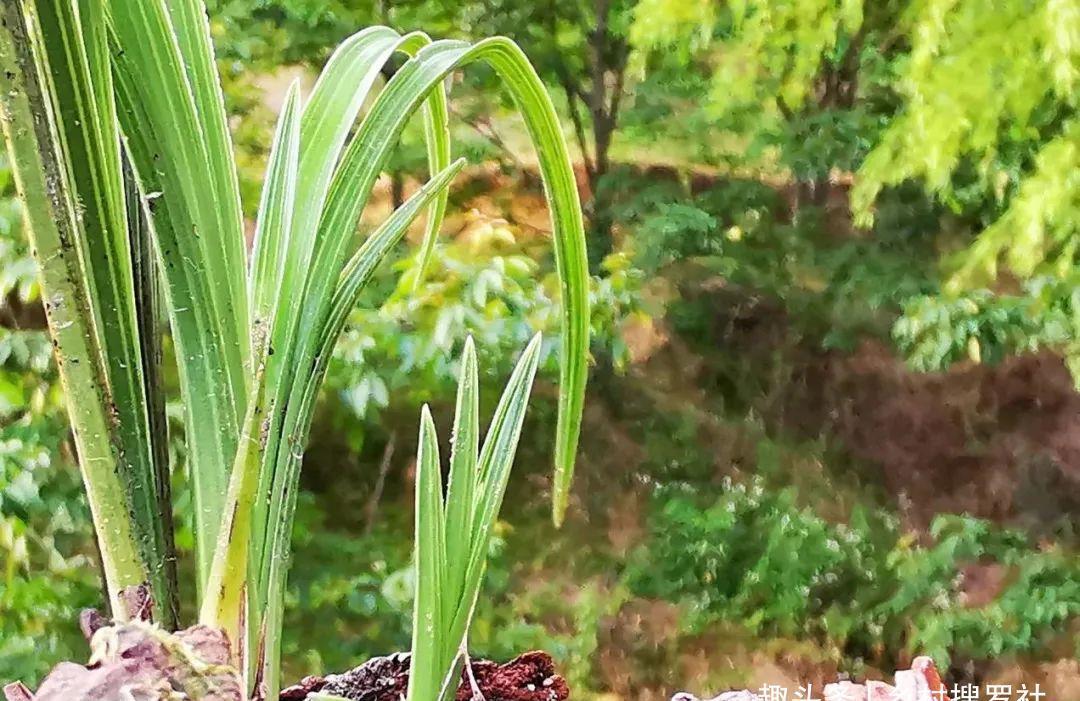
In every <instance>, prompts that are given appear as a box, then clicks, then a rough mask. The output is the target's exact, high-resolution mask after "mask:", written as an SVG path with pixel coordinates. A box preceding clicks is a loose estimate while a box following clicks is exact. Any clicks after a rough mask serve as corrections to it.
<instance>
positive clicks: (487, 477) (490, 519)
mask: <svg viewBox="0 0 1080 701" xmlns="http://www.w3.org/2000/svg"><path fill="white" fill-rule="evenodd" d="M539 358H540V334H537V335H536V336H535V337H533V339H532V341H531V342H530V343H529V345H528V347H527V348H526V349H525V352H524V353H522V356H521V359H520V360H519V361H518V364H517V367H516V368H515V369H514V372H513V374H512V375H511V376H510V380H509V382H508V383H507V385H506V389H504V390H503V394H502V398H501V399H500V400H499V404H498V407H497V408H496V410H495V414H494V416H493V417H492V419H491V424H490V426H489V427H488V432H487V437H486V438H485V440H484V447H483V449H482V450H478V446H479V438H480V416H479V414H480V408H479V399H478V390H477V369H476V351H475V349H474V348H473V342H472V339H471V338H469V339H468V340H467V341H466V342H465V350H464V352H463V354H462V359H461V377H460V378H459V381H458V394H457V406H456V411H455V416H454V432H453V438H452V441H451V455H450V477H449V484H448V486H447V489H446V496H445V497H444V496H443V483H442V467H441V463H440V460H439V442H438V435H437V433H436V431H435V423H434V421H433V420H432V418H431V412H430V411H428V408H427V407H426V406H425V407H424V409H423V411H422V413H421V417H420V441H419V449H418V451H417V458H416V464H417V477H416V554H415V565H414V566H415V572H416V599H415V603H414V605H413V637H412V668H411V672H410V676H409V692H408V701H444V700H445V699H449V698H453V695H454V693H455V692H456V691H457V688H458V680H459V679H460V678H461V671H462V667H463V666H466V667H467V665H468V652H467V650H466V642H467V638H468V631H469V623H470V621H471V620H472V615H473V610H474V608H475V606H476V599H477V596H478V594H479V592H480V584H481V581H482V578H483V573H484V567H485V564H486V561H487V552H488V545H489V543H490V541H491V531H492V528H493V527H494V525H495V520H496V519H497V518H498V516H499V507H500V506H501V505H502V500H503V495H504V494H505V493H506V484H507V481H508V480H509V477H510V468H511V466H512V465H513V462H514V455H515V453H516V452H517V445H518V439H519V438H520V436H521V425H522V422H523V421H524V419H525V409H526V406H527V405H528V402H529V394H530V392H531V391H532V384H533V378H534V377H535V376H536V366H537V363H538V362H539ZM466 671H467V673H468V674H469V679H470V681H471V680H472V676H471V670H468V669H467V670H466ZM473 685H474V696H478V691H477V690H476V689H475V682H474V683H473Z"/></svg>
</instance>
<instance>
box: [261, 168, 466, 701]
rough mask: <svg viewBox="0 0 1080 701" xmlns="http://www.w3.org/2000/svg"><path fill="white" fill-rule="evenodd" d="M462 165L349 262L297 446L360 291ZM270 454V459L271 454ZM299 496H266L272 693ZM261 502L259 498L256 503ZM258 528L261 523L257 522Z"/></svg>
mask: <svg viewBox="0 0 1080 701" xmlns="http://www.w3.org/2000/svg"><path fill="white" fill-rule="evenodd" d="M464 165H465V161H464V160H460V159H459V160H458V161H456V162H454V163H452V164H451V165H450V166H449V167H447V168H446V169H444V170H443V171H442V172H440V173H437V174H436V175H435V176H434V177H433V178H432V179H431V180H430V181H428V182H427V183H425V185H424V186H423V187H422V188H420V189H419V190H418V191H417V192H415V193H414V194H413V195H412V197H410V198H409V199H408V200H407V201H406V202H405V204H403V205H402V206H401V207H399V208H398V209H397V210H395V211H394V213H393V214H391V215H390V217H389V218H388V219H387V220H386V221H385V222H383V224H382V225H380V226H379V228H378V229H376V230H375V231H374V232H373V233H372V234H371V236H370V237H368V239H367V241H365V242H364V245H362V246H361V247H360V249H359V250H358V251H357V252H356V254H355V255H354V256H353V257H352V259H350V261H349V263H348V265H347V266H346V268H345V270H344V271H343V273H342V276H341V279H340V281H339V282H338V286H337V289H336V290H335V293H334V297H333V299H332V301H331V305H330V306H331V311H330V317H329V319H328V320H327V324H326V326H325V327H324V328H323V330H322V335H321V343H320V346H319V348H320V350H319V351H318V352H317V353H316V355H315V357H314V365H313V366H311V367H310V371H309V373H308V374H307V375H306V376H305V377H304V384H303V387H302V388H303V392H302V393H298V394H297V400H296V403H295V404H293V405H291V406H290V409H292V410H293V411H295V414H296V415H297V416H299V417H301V418H300V420H299V421H298V428H297V429H296V433H293V434H290V435H291V437H292V438H293V439H294V440H299V438H300V436H301V435H303V433H304V432H306V427H307V425H308V424H309V423H310V421H311V416H312V412H313V410H314V405H315V398H316V396H317V394H318V388H319V386H320V384H321V383H322V379H323V377H324V376H325V374H326V366H327V363H328V362H329V360H330V355H331V352H332V350H333V346H334V344H335V343H336V342H337V338H338V336H339V335H340V333H341V330H342V328H343V327H344V325H345V321H346V319H347V317H348V314H349V312H350V311H351V310H352V309H353V307H354V306H355V305H356V299H357V296H358V295H359V293H360V291H361V290H362V289H363V287H364V286H365V285H366V284H367V282H368V281H369V280H370V279H371V277H372V276H373V275H374V274H375V271H376V270H377V269H378V267H379V265H380V263H381V262H382V261H383V260H384V259H385V257H386V255H387V254H388V253H389V252H390V251H391V250H392V249H393V247H394V246H395V245H396V244H397V243H398V242H399V241H400V240H401V238H402V237H403V236H404V235H405V232H406V230H407V229H408V227H409V226H410V225H411V224H412V222H413V221H415V220H416V218H417V217H418V216H419V215H420V214H421V213H423V211H424V209H425V208H427V207H429V206H430V205H431V203H432V202H433V201H435V199H436V198H438V197H439V196H440V195H441V193H442V192H444V191H445V189H446V188H447V187H448V186H449V184H450V182H451V181H452V180H453V178H454V177H455V176H456V175H457V174H458V173H459V172H460V171H461V169H462V167H464ZM267 452H268V453H269V450H267ZM275 457H276V458H278V462H277V464H278V466H279V469H281V470H283V471H284V474H282V475H281V479H282V481H284V482H285V483H286V484H288V485H295V480H296V479H297V478H298V475H299V469H300V454H299V451H296V450H293V451H290V452H289V453H288V455H287V456H285V458H284V459H282V456H280V455H278V456H271V455H268V456H267V459H268V460H269V459H273V458H275ZM264 470H265V468H264ZM295 492H296V490H295V488H292V487H291V486H290V488H288V489H286V490H284V492H283V493H281V492H278V491H276V490H275V491H274V492H273V493H271V494H269V495H265V496H267V497H269V498H270V499H271V501H272V502H276V504H275V505H274V506H273V508H272V509H271V510H270V514H272V515H273V517H274V518H273V520H271V521H270V522H269V523H267V525H266V532H267V533H268V534H270V536H271V537H269V538H268V540H267V546H268V548H269V549H270V551H269V554H268V558H269V559H268V564H267V566H266V575H267V578H268V584H269V586H268V589H267V594H266V598H265V599H264V602H265V611H266V614H265V615H266V619H265V621H263V622H262V625H260V628H261V629H262V630H265V631H266V632H267V637H266V640H265V644H264V650H265V653H264V654H265V658H264V660H263V661H262V677H263V679H264V680H265V682H266V685H267V688H268V689H269V691H270V693H274V692H276V690H277V680H278V669H277V667H278V665H277V659H278V655H279V646H280V626H281V615H282V607H281V606H280V605H279V602H281V601H283V597H284V587H285V577H286V574H287V572H288V569H287V568H288V553H289V548H290V544H291V537H292V517H293V513H294V510H295V502H294V501H287V500H288V499H292V500H295ZM259 495H260V497H262V496H264V492H263V491H262V490H261V489H260V491H259ZM281 498H284V499H285V501H280V500H279V499H281ZM261 500H262V499H261V498H260V499H259V500H257V501H261ZM257 523H261V522H258V521H257Z"/></svg>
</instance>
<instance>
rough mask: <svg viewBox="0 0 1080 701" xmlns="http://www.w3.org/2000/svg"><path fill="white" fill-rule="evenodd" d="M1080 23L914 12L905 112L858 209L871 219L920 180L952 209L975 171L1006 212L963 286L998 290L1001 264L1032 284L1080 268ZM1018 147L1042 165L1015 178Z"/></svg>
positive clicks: (1017, 0)
mask: <svg viewBox="0 0 1080 701" xmlns="http://www.w3.org/2000/svg"><path fill="white" fill-rule="evenodd" d="M1078 13H1080V11H1078V10H1077V8H1076V6H1075V5H1074V4H1072V3H1062V2H1055V1H1054V0H1041V1H1039V2H1034V3H1032V2H1027V1H1026V0H1006V1H1005V2H997V3H993V4H992V6H987V5H986V3H983V2H978V1H977V0H975V1H965V2H955V3H939V2H933V1H929V0H927V1H921V2H915V3H912V6H911V8H910V9H909V10H908V12H907V14H906V16H905V20H904V21H903V22H902V24H901V25H900V26H899V27H898V29H899V30H900V31H903V32H904V34H905V35H906V36H907V37H909V41H910V42H911V48H910V53H909V55H908V56H907V57H906V59H905V60H904V62H903V64H902V66H901V69H900V72H899V75H898V76H897V81H896V87H897V90H898V91H899V92H900V93H901V96H902V98H903V110H902V111H901V112H900V114H899V115H898V116H897V117H896V118H895V119H894V120H893V121H892V122H891V124H890V125H889V127H888V129H887V130H886V131H885V133H884V134H883V135H882V137H881V140H880V142H879V143H878V144H877V145H876V147H875V149H874V151H873V153H872V154H871V155H870V156H869V157H868V158H867V160H866V163H865V164H864V165H863V167H862V169H861V171H860V173H859V176H860V177H859V185H858V188H857V189H856V191H855V193H854V194H853V202H854V204H855V206H856V208H858V209H860V210H861V211H862V212H863V213H864V214H866V213H867V212H868V210H869V207H870V205H871V204H872V203H873V200H874V199H875V198H876V196H877V194H878V192H879V191H880V190H881V188H882V187H883V186H885V185H889V184H895V183H900V182H903V181H904V180H907V179H912V178H914V179H919V180H921V181H922V182H923V183H925V185H926V186H927V188H929V189H930V190H931V191H933V192H936V193H942V195H943V196H944V197H945V198H948V197H949V196H950V195H951V194H952V193H953V190H954V182H953V178H954V174H955V173H956V171H957V170H958V169H960V168H961V166H962V165H963V164H964V163H965V161H970V162H971V163H972V164H973V165H974V169H975V172H976V173H977V179H978V182H979V183H981V184H982V186H983V188H984V190H985V191H989V192H991V193H994V195H995V196H996V197H997V198H998V199H999V200H1003V201H1004V203H1005V209H1004V211H1003V212H1002V213H1001V216H1000V217H999V218H998V219H997V221H996V222H994V223H992V224H991V225H990V226H989V228H987V229H986V230H985V231H984V232H982V234H981V235H980V236H979V240H978V243H977V244H976V245H975V247H974V248H973V249H972V251H971V255H970V256H969V257H968V258H967V260H966V261H965V264H964V265H963V266H962V267H961V269H960V271H959V275H958V277H957V279H956V282H957V283H964V284H970V283H972V282H974V283H975V284H983V283H985V282H987V281H988V280H991V279H993V278H994V277H995V276H996V273H997V266H998V260H999V259H1000V258H1002V257H1004V258H1005V260H1006V262H1007V264H1008V267H1009V268H1010V269H1011V270H1012V271H1013V272H1014V273H1016V274H1017V275H1020V276H1022V277H1026V276H1029V275H1031V274H1033V273H1034V272H1036V270H1037V269H1039V267H1040V265H1042V264H1044V263H1045V264H1046V265H1048V266H1050V268H1051V269H1054V270H1058V271H1061V270H1063V269H1068V268H1071V267H1073V266H1075V265H1076V249H1077V245H1078V243H1077V229H1076V226H1077V224H1076V222H1077V221H1078V220H1080V216H1078V215H1080V195H1078V193H1080V183H1078V182H1077V172H1078V171H1080V168H1078V163H1080V160H1078V159H1080V124H1078V123H1077V121H1076V117H1075V114H1076V112H1075V111H1076V108H1077V97H1076V96H1077V91H1076V90H1075V85H1076V83H1077V80H1078V76H1080V48H1078V47H1080V14H1078ZM1017 141H1020V142H1028V143H1029V144H1031V145H1032V149H1031V150H1032V152H1033V153H1032V155H1031V156H1030V157H1029V158H1027V159H1025V160H1024V161H1022V162H1021V163H1019V164H1015V165H1016V166H1018V167H1010V166H1014V164H1013V163H1010V162H1009V160H1008V159H1005V160H1004V161H1003V159H1002V158H1001V157H1000V156H1001V154H1002V153H1003V152H1004V153H1005V154H1006V155H1007V149H1006V148H1005V147H1007V145H1008V144H1009V142H1017ZM1055 266H1056V267H1055Z"/></svg>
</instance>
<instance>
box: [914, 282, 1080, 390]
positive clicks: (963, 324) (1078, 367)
mask: <svg viewBox="0 0 1080 701" xmlns="http://www.w3.org/2000/svg"><path fill="white" fill-rule="evenodd" d="M893 336H894V337H895V339H896V341H897V345H898V346H899V348H900V350H901V351H902V352H903V353H904V354H905V356H907V358H908V361H909V362H910V363H911V364H912V366H913V367H914V368H916V369H917V370H921V371H930V370H942V369H944V368H946V367H948V366H949V365H950V364H952V363H955V362H957V361H960V360H963V359H965V358H966V359H970V360H973V361H975V362H986V363H996V362H1000V361H1001V360H1002V359H1003V358H1005V357H1006V356H1010V355H1018V354H1022V353H1029V352H1032V351H1036V350H1040V349H1043V348H1046V349H1050V350H1053V351H1056V352H1059V353H1061V354H1063V355H1064V356H1065V358H1066V360H1067V362H1068V364H1069V367H1070V369H1071V370H1072V372H1073V377H1074V378H1076V379H1077V383H1078V386H1080V340H1078V339H1080V285H1078V284H1077V282H1076V280H1075V279H1074V278H1066V279H1064V280H1059V279H1056V278H1049V277H1041V278H1034V279H1032V280H1028V281H1026V282H1025V283H1024V285H1023V290H1022V292H1021V293H1020V294H1016V295H997V294H993V293H991V292H990V291H988V290H974V291H972V292H968V293H965V294H963V295H961V296H959V297H956V298H951V297H940V296H920V297H913V298H911V299H910V300H907V301H906V302H905V303H904V308H903V316H901V317H900V318H899V319H898V320H897V322H896V324H895V325H894V327H893Z"/></svg>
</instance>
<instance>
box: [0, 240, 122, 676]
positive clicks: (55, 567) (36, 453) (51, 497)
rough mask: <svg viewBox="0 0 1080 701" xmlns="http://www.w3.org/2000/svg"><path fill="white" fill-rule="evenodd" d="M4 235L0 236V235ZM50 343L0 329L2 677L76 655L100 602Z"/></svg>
mask: <svg viewBox="0 0 1080 701" xmlns="http://www.w3.org/2000/svg"><path fill="white" fill-rule="evenodd" d="M5 240H6V239H4V238H0V242H3V241H5ZM55 374H56V373H55V368H54V367H53V364H52V346H51V344H50V343H49V340H48V338H47V336H46V334H45V333H44V332H42V331H12V330H8V329H0V562H2V563H3V571H2V572H0V678H3V679H26V680H28V681H29V682H33V681H35V680H37V679H39V678H40V677H41V675H42V674H43V673H44V672H45V670H46V669H47V668H48V665H49V662H50V660H56V659H64V658H77V657H79V656H81V654H82V650H83V649H84V641H83V640H82V636H81V635H80V634H79V632H78V629H77V627H76V626H75V625H74V621H75V618H76V616H77V614H78V611H79V609H80V608H83V607H87V606H95V605H99V603H100V597H101V594H100V590H99V588H100V582H99V581H98V578H97V576H96V574H95V569H96V564H95V560H96V558H95V557H94V554H93V550H92V541H91V539H92V533H91V530H90V522H89V513H88V510H87V508H86V501H85V498H84V496H83V491H82V483H81V481H80V479H79V475H78V471H77V470H76V469H75V467H74V465H72V464H70V461H69V457H68V454H69V452H70V446H69V445H68V444H67V422H66V421H65V417H64V413H63V405H62V397H61V394H60V391H59V387H58V385H57V384H56V382H55V380H56V378H55Z"/></svg>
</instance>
